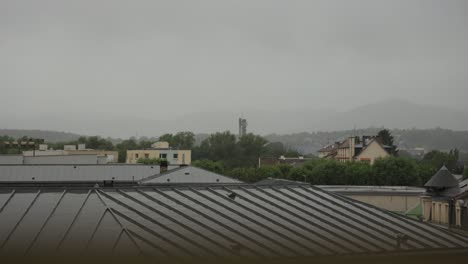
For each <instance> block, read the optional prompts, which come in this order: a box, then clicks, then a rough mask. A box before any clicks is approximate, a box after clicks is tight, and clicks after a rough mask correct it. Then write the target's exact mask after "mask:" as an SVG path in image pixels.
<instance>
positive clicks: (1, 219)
mask: <svg viewBox="0 0 468 264" xmlns="http://www.w3.org/2000/svg"><path fill="white" fill-rule="evenodd" d="M0 223H1V225H0V255H2V254H3V255H27V256H28V255H29V256H34V255H41V254H50V253H54V254H60V253H65V254H83V255H86V254H91V253H95V252H99V253H100V254H125V255H138V254H145V255H150V256H156V257H176V256H177V257H187V258H193V257H237V256H239V255H240V256H251V257H285V256H286V257H304V256H305V257H307V256H331V255H347V254H364V253H391V252H400V251H406V252H409V251H415V250H416V251H417V250H423V251H424V250H435V249H456V248H468V238H466V237H462V236H460V235H458V234H455V233H451V232H449V231H447V230H445V229H441V228H438V227H435V226H432V225H429V224H425V223H422V222H418V221H415V220H412V219H409V218H405V217H403V216H400V215H397V214H393V213H391V212H388V211H384V210H381V209H378V208H376V207H373V206H370V205H366V204H363V203H360V202H357V201H354V200H351V199H348V198H344V197H342V196H339V195H336V194H333V193H329V192H326V191H324V190H321V189H319V188H316V187H311V186H303V185H302V186H300V185H282V186H255V185H229V186H228V185H225V186H220V185H211V186H209V185H205V186H190V185H186V186H182V187H175V186H174V187H163V186H129V187H119V188H117V187H115V188H83V187H81V188H79V187H73V186H68V187H66V188H65V187H64V188H57V187H54V188H47V187H42V188H33V187H28V188H20V187H14V186H10V187H2V188H0ZM402 237H407V238H408V239H407V240H406V242H405V241H403V242H401V245H400V246H397V240H399V239H400V241H401V238H402Z"/></svg>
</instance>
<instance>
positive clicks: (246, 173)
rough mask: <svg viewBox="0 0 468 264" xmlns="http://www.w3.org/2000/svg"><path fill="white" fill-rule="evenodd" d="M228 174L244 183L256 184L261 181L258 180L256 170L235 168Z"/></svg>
mask: <svg viewBox="0 0 468 264" xmlns="http://www.w3.org/2000/svg"><path fill="white" fill-rule="evenodd" d="M226 174H227V175H228V176H231V177H233V178H236V179H238V180H241V181H243V182H250V183H254V182H257V181H258V180H259V178H257V175H256V169H255V168H234V169H232V170H230V171H228V172H227V173H226Z"/></svg>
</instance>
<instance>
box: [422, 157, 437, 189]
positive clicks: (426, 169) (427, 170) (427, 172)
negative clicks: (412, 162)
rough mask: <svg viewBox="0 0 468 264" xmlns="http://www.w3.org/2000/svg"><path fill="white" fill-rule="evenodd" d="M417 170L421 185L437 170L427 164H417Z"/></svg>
mask: <svg viewBox="0 0 468 264" xmlns="http://www.w3.org/2000/svg"><path fill="white" fill-rule="evenodd" d="M417 168H418V175H419V178H420V179H421V185H424V184H425V183H426V182H427V181H429V179H430V178H431V177H432V176H434V174H435V173H436V172H437V170H438V169H439V168H437V167H436V166H434V165H432V164H430V163H427V162H419V163H418V164H417Z"/></svg>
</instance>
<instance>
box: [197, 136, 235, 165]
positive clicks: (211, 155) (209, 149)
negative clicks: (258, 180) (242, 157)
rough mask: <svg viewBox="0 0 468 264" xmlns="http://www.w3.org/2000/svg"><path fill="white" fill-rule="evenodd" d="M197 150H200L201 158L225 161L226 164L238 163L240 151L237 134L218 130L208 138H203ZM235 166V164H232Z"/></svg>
mask: <svg viewBox="0 0 468 264" xmlns="http://www.w3.org/2000/svg"><path fill="white" fill-rule="evenodd" d="M196 151H199V152H200V153H199V154H201V155H199V156H201V158H204V159H210V160H214V161H225V164H228V165H234V164H236V163H237V164H238V163H239V162H238V161H237V162H236V158H238V155H239V152H238V147H237V144H236V136H234V135H233V134H231V133H230V132H229V131H225V132H217V133H215V134H211V135H210V136H209V137H208V138H207V139H205V140H203V142H202V143H201V145H200V148H198V149H197V150H196ZM230 167H233V166H230Z"/></svg>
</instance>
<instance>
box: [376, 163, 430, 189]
mask: <svg viewBox="0 0 468 264" xmlns="http://www.w3.org/2000/svg"><path fill="white" fill-rule="evenodd" d="M373 171H374V178H373V181H372V182H373V184H374V185H392V186H398V185H404V186H420V185H421V180H420V178H419V175H418V168H417V166H416V162H415V161H414V160H411V159H407V158H403V157H393V156H391V157H387V158H380V159H377V160H376V161H375V163H374V165H373Z"/></svg>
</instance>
